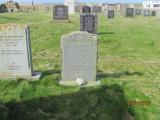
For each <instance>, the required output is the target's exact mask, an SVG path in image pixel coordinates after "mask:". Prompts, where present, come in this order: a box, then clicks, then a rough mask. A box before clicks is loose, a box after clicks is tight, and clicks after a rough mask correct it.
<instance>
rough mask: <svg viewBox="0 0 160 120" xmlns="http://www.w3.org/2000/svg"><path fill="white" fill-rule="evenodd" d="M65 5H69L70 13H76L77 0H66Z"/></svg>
mask: <svg viewBox="0 0 160 120" xmlns="http://www.w3.org/2000/svg"><path fill="white" fill-rule="evenodd" d="M64 5H66V6H68V11H69V14H74V13H75V0H64Z"/></svg>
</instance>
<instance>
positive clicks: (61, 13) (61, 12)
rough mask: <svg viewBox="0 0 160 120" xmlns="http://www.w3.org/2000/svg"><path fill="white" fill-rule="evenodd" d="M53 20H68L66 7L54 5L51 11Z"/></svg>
mask: <svg viewBox="0 0 160 120" xmlns="http://www.w3.org/2000/svg"><path fill="white" fill-rule="evenodd" d="M53 19H54V20H68V7H67V6H65V5H56V6H54V10H53Z"/></svg>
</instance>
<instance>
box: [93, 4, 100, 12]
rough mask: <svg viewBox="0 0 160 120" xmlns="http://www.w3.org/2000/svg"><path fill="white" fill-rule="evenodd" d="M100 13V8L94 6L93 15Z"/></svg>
mask: <svg viewBox="0 0 160 120" xmlns="http://www.w3.org/2000/svg"><path fill="white" fill-rule="evenodd" d="M98 12H99V6H97V5H95V6H92V13H98Z"/></svg>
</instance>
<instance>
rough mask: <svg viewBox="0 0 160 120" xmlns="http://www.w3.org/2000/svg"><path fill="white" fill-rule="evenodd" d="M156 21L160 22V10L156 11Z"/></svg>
mask: <svg viewBox="0 0 160 120" xmlns="http://www.w3.org/2000/svg"><path fill="white" fill-rule="evenodd" d="M156 19H158V20H160V10H157V11H156Z"/></svg>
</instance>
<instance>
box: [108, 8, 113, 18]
mask: <svg viewBox="0 0 160 120" xmlns="http://www.w3.org/2000/svg"><path fill="white" fill-rule="evenodd" d="M108 18H114V10H108Z"/></svg>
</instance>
